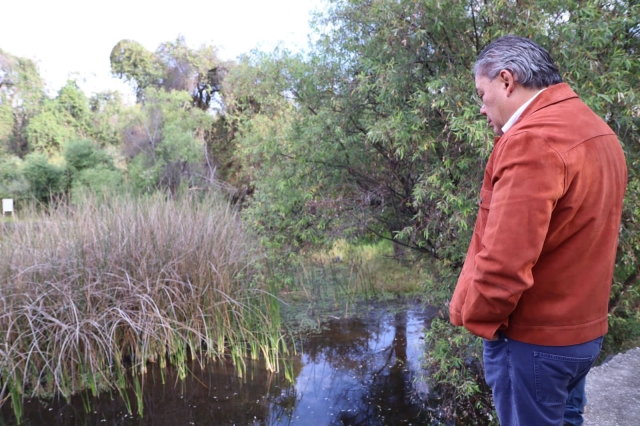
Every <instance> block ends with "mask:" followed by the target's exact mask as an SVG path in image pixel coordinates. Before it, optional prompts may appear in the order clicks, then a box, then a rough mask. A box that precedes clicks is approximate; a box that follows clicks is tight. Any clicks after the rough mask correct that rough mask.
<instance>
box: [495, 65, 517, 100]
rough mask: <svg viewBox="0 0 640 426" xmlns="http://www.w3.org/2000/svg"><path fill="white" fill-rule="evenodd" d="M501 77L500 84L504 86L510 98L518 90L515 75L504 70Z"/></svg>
mask: <svg viewBox="0 0 640 426" xmlns="http://www.w3.org/2000/svg"><path fill="white" fill-rule="evenodd" d="M499 77H500V84H502V87H503V88H504V89H505V90H506V91H507V96H510V95H511V93H513V91H514V90H515V88H516V84H515V83H516V82H515V78H514V77H513V74H512V73H511V71H509V70H502V71H500V74H499Z"/></svg>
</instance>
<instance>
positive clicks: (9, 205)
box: [2, 198, 13, 217]
mask: <svg viewBox="0 0 640 426" xmlns="http://www.w3.org/2000/svg"><path fill="white" fill-rule="evenodd" d="M5 213H11V216H12V217H13V198H3V199H2V217H4V214H5Z"/></svg>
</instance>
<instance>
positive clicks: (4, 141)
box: [0, 49, 44, 156]
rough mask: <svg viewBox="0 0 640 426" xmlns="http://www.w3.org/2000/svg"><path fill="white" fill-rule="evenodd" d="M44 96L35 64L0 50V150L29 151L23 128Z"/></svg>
mask: <svg viewBox="0 0 640 426" xmlns="http://www.w3.org/2000/svg"><path fill="white" fill-rule="evenodd" d="M43 97H44V86H43V84H42V80H41V79H40V75H39V74H38V69H37V67H36V65H35V63H34V62H33V61H31V60H29V59H24V58H19V57H17V56H13V55H10V54H9V53H7V52H5V51H3V50H2V49H0V152H6V153H10V154H14V155H18V156H24V155H25V154H26V153H27V152H28V144H27V138H26V135H25V128H26V126H27V124H28V122H29V119H30V118H31V117H33V115H34V114H36V113H37V112H38V110H39V109H40V101H41V99H42V98H43Z"/></svg>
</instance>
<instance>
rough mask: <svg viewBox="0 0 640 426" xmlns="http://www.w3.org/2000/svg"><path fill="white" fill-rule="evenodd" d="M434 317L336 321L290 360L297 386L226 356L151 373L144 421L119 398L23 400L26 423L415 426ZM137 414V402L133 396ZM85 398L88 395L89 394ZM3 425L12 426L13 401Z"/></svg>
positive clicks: (376, 315) (414, 314)
mask: <svg viewBox="0 0 640 426" xmlns="http://www.w3.org/2000/svg"><path fill="white" fill-rule="evenodd" d="M431 316H432V315H430V313H426V312H424V311H419V310H405V311H402V312H397V313H390V312H388V311H380V310H376V311H375V312H372V313H370V314H369V315H367V316H366V317H363V318H358V319H348V320H335V321H332V322H331V323H329V324H328V325H327V328H326V330H324V331H323V332H322V333H321V334H319V335H317V336H314V337H312V338H310V339H309V340H308V341H306V342H305V343H304V347H303V348H302V350H301V353H302V356H301V357H298V358H297V359H296V360H294V364H293V372H294V375H295V383H290V382H288V381H286V379H285V378H284V375H283V374H271V373H268V372H267V371H265V370H264V368H262V366H261V364H259V363H250V364H249V365H248V369H247V376H246V377H245V378H244V379H241V378H238V377H237V376H236V374H235V372H234V369H233V367H232V366H231V365H230V364H229V363H228V362H220V363H213V364H210V365H207V366H206V367H205V368H204V369H201V368H200V367H199V366H198V365H197V364H194V365H192V366H191V367H192V373H193V374H190V375H189V377H188V378H187V379H186V380H184V381H180V380H178V379H177V376H176V374H175V372H174V371H168V372H165V373H164V379H165V384H163V383H162V375H161V374H160V371H159V370H158V369H150V370H149V371H150V372H149V374H148V377H147V379H146V381H145V383H144V386H145V393H144V406H145V415H144V417H143V418H140V417H138V416H137V415H130V414H128V412H127V409H126V404H125V403H124V402H123V401H122V399H121V398H120V397H118V396H116V395H111V396H110V395H102V396H101V397H100V398H97V399H92V400H91V404H92V407H93V409H92V410H91V411H90V412H88V413H87V412H86V411H85V409H84V408H83V407H84V405H83V399H82V398H81V397H77V398H74V400H73V401H72V403H71V404H63V403H59V402H58V403H56V402H49V403H42V402H38V401H30V402H25V417H26V419H25V420H24V423H23V424H25V425H32V426H36V425H47V426H49V425H61V426H62V425H64V426H70V425H123V426H124V425H154V426H155V425H157V426H165V425H166V426H175V425H251V426H254V425H312V426H322V425H412V424H413V425H417V424H421V425H424V424H428V415H427V413H426V412H425V411H424V409H423V408H422V407H423V403H422V402H421V401H419V400H418V399H419V398H416V395H417V392H416V388H415V384H414V378H415V375H416V372H417V371H419V368H418V365H419V361H420V356H421V352H422V350H423V348H422V335H423V329H424V327H425V325H426V324H427V322H428V321H429V320H430V318H431ZM129 398H130V402H131V405H132V407H133V409H134V410H135V398H134V396H133V395H130V396H129ZM85 400H87V398H86V397H85ZM0 414H1V416H0V424H1V425H13V424H15V419H13V418H12V415H11V413H10V407H9V404H5V406H3V407H2V411H1V413H0Z"/></svg>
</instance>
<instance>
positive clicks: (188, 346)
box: [0, 195, 286, 419]
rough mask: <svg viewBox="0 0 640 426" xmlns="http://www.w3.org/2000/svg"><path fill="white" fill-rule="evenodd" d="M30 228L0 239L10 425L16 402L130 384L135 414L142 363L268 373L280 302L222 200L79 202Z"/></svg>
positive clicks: (279, 346)
mask: <svg viewBox="0 0 640 426" xmlns="http://www.w3.org/2000/svg"><path fill="white" fill-rule="evenodd" d="M25 216H26V215H25V214H24V213H23V217H25ZM28 216H29V217H30V219H29V220H28V221H22V222H17V223H15V224H13V226H11V227H5V228H4V229H0V280H1V281H0V309H1V313H0V375H1V378H2V387H1V389H0V404H1V403H4V402H5V401H6V400H7V399H8V396H10V400H11V403H12V406H13V409H14V412H15V413H16V417H18V419H20V417H21V410H22V403H21V401H22V398H23V397H40V398H42V397H52V396H54V395H61V396H63V397H65V398H69V397H70V396H71V395H72V394H74V393H76V392H79V391H82V390H86V389H91V391H92V392H93V393H94V394H97V393H99V392H100V391H103V390H106V389H111V390H117V391H119V392H120V394H121V395H124V388H125V387H126V386H127V381H128V380H129V381H130V380H131V377H132V378H133V382H134V385H135V386H134V387H135V388H136V390H137V394H138V402H139V403H138V407H137V409H138V412H139V413H140V414H142V404H141V397H140V394H141V393H142V391H143V390H142V389H141V388H140V385H139V383H140V380H139V375H140V374H144V373H145V371H146V366H147V363H148V362H159V363H161V365H162V366H166V364H167V362H168V363H171V364H173V365H174V366H175V367H176V368H177V369H178V371H179V372H180V373H181V374H182V376H183V377H184V375H185V374H186V371H187V370H186V367H185V364H186V360H187V357H194V358H198V359H206V358H207V357H211V358H218V357H222V356H231V357H232V358H233V360H234V361H235V362H236V363H237V365H238V368H239V372H242V366H243V361H242V359H243V357H244V356H246V355H250V356H252V357H253V358H257V357H258V356H260V355H262V356H264V359H265V361H266V362H267V366H268V367H269V368H271V369H276V368H277V367H276V366H277V365H278V359H277V358H278V355H279V354H280V353H281V352H282V350H286V348H285V346H284V343H283V342H282V341H281V339H280V337H279V326H280V324H279V305H278V301H277V300H275V298H274V297H273V296H272V295H271V294H270V293H269V292H268V291H266V290H267V289H265V288H263V286H262V285H260V284H259V283H258V282H259V281H260V280H259V279H257V278H256V275H255V261H256V256H255V250H254V249H253V244H252V243H253V240H252V239H251V238H250V237H249V236H248V235H247V233H246V232H245V230H244V229H243V227H242V223H241V221H240V219H239V216H238V214H237V212H236V211H234V209H233V208H231V207H229V205H228V203H227V202H225V201H224V200H222V199H221V198H219V197H215V196H205V197H195V196H183V197H178V198H169V197H166V196H161V195H156V196H151V197H148V198H134V197H131V196H126V195H123V196H112V197H109V198H108V199H98V198H96V197H95V196H87V197H86V198H84V199H83V200H82V201H81V202H80V203H76V204H75V205H59V206H57V207H55V208H50V209H49V211H48V212H46V213H34V212H31V214H28ZM129 373H132V374H129ZM127 377H129V379H127Z"/></svg>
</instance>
